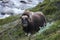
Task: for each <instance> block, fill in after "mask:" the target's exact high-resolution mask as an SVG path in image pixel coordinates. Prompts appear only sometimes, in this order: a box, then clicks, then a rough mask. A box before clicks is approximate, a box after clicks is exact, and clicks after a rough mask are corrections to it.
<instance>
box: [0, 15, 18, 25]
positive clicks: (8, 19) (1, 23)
mask: <svg viewBox="0 0 60 40" xmlns="http://www.w3.org/2000/svg"><path fill="white" fill-rule="evenodd" d="M17 19H19V16H18V15H16V16H10V17H7V18H5V19H0V25H3V24H6V23H9V22H13V21H15V20H17Z"/></svg>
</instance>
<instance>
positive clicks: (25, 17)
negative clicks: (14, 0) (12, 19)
mask: <svg viewBox="0 0 60 40" xmlns="http://www.w3.org/2000/svg"><path fill="white" fill-rule="evenodd" d="M29 19H30V18H29V11H25V12H24V13H23V14H22V16H21V22H22V26H24V27H27V26H28V24H29Z"/></svg>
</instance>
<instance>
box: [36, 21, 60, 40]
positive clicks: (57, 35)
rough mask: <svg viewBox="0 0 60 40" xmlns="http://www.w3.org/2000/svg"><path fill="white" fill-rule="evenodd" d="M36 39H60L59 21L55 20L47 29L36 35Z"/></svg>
mask: <svg viewBox="0 0 60 40" xmlns="http://www.w3.org/2000/svg"><path fill="white" fill-rule="evenodd" d="M36 40H60V21H56V22H55V23H54V24H53V25H52V26H51V27H50V28H49V29H47V30H46V31H43V33H42V34H40V35H37V37H36Z"/></svg>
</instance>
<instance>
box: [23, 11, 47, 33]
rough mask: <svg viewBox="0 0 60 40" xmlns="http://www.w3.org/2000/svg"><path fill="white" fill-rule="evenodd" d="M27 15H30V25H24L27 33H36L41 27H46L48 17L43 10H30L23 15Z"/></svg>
mask: <svg viewBox="0 0 60 40" xmlns="http://www.w3.org/2000/svg"><path fill="white" fill-rule="evenodd" d="M24 15H26V16H27V17H28V19H29V20H28V26H27V27H24V26H23V30H24V31H25V32H26V33H31V34H33V33H35V32H38V31H39V30H40V28H39V27H44V25H46V18H45V16H44V14H43V13H42V12H30V11H26V12H24V13H23V14H22V16H24Z"/></svg>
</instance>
